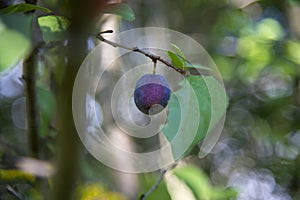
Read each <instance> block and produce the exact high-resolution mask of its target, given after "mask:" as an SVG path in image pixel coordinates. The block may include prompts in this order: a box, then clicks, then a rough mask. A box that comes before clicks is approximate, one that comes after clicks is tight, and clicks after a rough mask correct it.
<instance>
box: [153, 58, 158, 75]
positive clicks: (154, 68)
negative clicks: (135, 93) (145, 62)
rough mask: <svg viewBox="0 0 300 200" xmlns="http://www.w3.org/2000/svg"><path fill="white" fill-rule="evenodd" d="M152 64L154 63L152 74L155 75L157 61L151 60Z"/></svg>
mask: <svg viewBox="0 0 300 200" xmlns="http://www.w3.org/2000/svg"><path fill="white" fill-rule="evenodd" d="M153 63H154V65H153V74H156V63H157V61H156V60H153Z"/></svg>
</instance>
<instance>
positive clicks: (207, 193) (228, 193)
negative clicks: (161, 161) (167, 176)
mask: <svg viewBox="0 0 300 200" xmlns="http://www.w3.org/2000/svg"><path fill="white" fill-rule="evenodd" d="M172 172H173V173H174V174H175V175H176V176H177V177H178V178H180V179H181V180H183V181H184V182H185V183H186V184H187V185H188V186H189V187H190V189H191V190H192V191H193V193H194V194H195V196H196V197H197V198H198V199H212V200H218V199H219V200H225V199H230V198H234V197H236V195H237V193H236V191H234V190H232V189H222V188H218V187H213V186H212V185H211V183H210V180H209V178H208V176H207V175H206V174H205V173H204V172H203V171H202V170H201V169H200V168H198V167H196V166H192V165H189V166H185V167H181V168H176V169H174V170H172Z"/></svg>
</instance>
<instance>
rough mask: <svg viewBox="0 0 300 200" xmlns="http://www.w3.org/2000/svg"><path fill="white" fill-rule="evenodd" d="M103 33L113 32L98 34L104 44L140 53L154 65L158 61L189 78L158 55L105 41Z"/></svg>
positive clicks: (183, 71)
mask: <svg viewBox="0 0 300 200" xmlns="http://www.w3.org/2000/svg"><path fill="white" fill-rule="evenodd" d="M103 33H112V31H111V30H108V31H102V32H100V33H98V34H97V36H96V37H97V38H98V39H99V40H100V41H102V42H105V43H107V44H109V45H111V46H113V47H119V48H122V49H127V50H129V51H134V52H138V53H141V54H143V55H144V56H146V57H148V58H150V59H151V60H152V61H153V62H154V63H156V62H157V61H160V62H161V63H163V64H165V65H166V66H167V67H170V68H172V69H173V70H175V71H177V72H178V73H180V74H182V75H183V76H188V73H187V71H186V70H184V69H179V68H177V67H176V66H175V65H173V64H172V63H170V62H168V61H167V60H165V59H163V58H162V57H160V56H158V55H155V54H153V53H150V52H146V51H144V50H142V49H140V48H138V47H128V46H125V45H122V44H118V43H116V42H112V41H110V40H107V39H105V38H104V37H103V36H102V35H101V34H103Z"/></svg>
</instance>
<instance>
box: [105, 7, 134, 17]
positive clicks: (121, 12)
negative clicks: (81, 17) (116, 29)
mask: <svg viewBox="0 0 300 200" xmlns="http://www.w3.org/2000/svg"><path fill="white" fill-rule="evenodd" d="M104 12H105V13H110V14H114V15H118V16H120V17H122V18H123V19H124V20H127V21H133V20H135V15H134V12H133V10H132V9H131V8H130V7H129V6H128V5H127V4H124V3H112V4H108V6H107V8H106V10H105V11H104Z"/></svg>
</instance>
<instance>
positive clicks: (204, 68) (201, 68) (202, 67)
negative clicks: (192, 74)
mask: <svg viewBox="0 0 300 200" xmlns="http://www.w3.org/2000/svg"><path fill="white" fill-rule="evenodd" d="M185 67H186V68H195V69H200V70H207V71H211V69H210V68H209V67H206V66H204V65H201V64H190V63H188V64H187V65H186V66H185Z"/></svg>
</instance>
